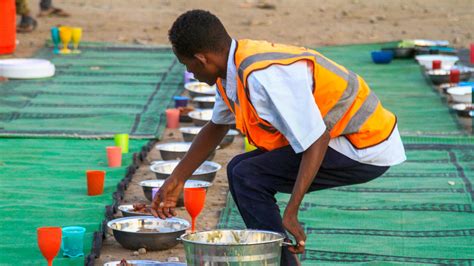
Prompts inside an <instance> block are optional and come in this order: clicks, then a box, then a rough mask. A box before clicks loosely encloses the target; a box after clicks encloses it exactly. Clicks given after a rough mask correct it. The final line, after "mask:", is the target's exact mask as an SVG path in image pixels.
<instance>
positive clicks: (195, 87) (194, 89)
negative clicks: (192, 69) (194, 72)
mask: <svg viewBox="0 0 474 266" xmlns="http://www.w3.org/2000/svg"><path fill="white" fill-rule="evenodd" d="M184 88H185V89H186V90H187V91H188V92H189V95H190V96H191V97H193V98H194V97H198V96H213V95H216V87H215V86H209V85H208V84H207V83H204V82H199V81H196V82H189V83H186V84H185V85H184Z"/></svg>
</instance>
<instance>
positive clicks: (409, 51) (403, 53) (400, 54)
mask: <svg viewBox="0 0 474 266" xmlns="http://www.w3.org/2000/svg"><path fill="white" fill-rule="evenodd" d="M382 51H392V52H393V57H394V58H399V59H404V58H413V56H414V55H415V48H411V47H410V48H405V47H388V48H382Z"/></svg>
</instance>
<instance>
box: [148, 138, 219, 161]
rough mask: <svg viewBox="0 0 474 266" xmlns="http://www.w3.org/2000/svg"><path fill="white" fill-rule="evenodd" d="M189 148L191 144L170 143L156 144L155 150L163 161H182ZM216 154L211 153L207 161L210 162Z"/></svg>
mask: <svg viewBox="0 0 474 266" xmlns="http://www.w3.org/2000/svg"><path fill="white" fill-rule="evenodd" d="M190 147H191V142H170V143H162V144H157V145H156V146H155V148H156V149H157V150H159V151H160V155H161V158H162V159H163V160H165V161H168V160H176V159H183V157H184V155H185V154H186V153H187V152H188V150H189V148H190ZM214 155H216V152H215V151H214V152H212V153H211V154H210V155H209V157H208V160H212V159H213V158H214Z"/></svg>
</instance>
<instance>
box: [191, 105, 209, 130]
mask: <svg viewBox="0 0 474 266" xmlns="http://www.w3.org/2000/svg"><path fill="white" fill-rule="evenodd" d="M188 116H189V117H191V119H192V120H193V123H194V125H195V126H198V127H200V126H204V125H205V124H206V123H207V122H209V121H211V118H212V109H201V110H194V111H191V112H189V114H188Z"/></svg>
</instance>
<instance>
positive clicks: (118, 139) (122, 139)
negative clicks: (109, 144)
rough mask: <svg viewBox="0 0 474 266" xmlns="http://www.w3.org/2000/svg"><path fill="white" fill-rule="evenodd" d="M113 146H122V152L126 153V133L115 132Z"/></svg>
mask: <svg viewBox="0 0 474 266" xmlns="http://www.w3.org/2000/svg"><path fill="white" fill-rule="evenodd" d="M114 140H115V146H117V147H120V148H122V153H128V134H116V135H115V137H114Z"/></svg>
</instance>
